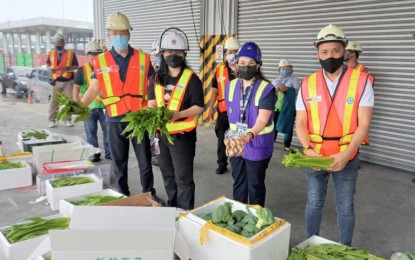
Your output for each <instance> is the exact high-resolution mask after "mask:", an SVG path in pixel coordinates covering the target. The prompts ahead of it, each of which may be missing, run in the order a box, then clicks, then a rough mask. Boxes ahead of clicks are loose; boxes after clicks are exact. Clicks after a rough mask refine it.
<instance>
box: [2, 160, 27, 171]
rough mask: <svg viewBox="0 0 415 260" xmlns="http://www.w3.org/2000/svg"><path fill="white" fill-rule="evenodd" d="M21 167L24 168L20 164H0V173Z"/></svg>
mask: <svg viewBox="0 0 415 260" xmlns="http://www.w3.org/2000/svg"><path fill="white" fill-rule="evenodd" d="M23 167H25V165H24V164H23V163H21V162H7V161H6V162H0V171H2V170H9V169H15V168H23Z"/></svg>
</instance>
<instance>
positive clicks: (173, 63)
mask: <svg viewBox="0 0 415 260" xmlns="http://www.w3.org/2000/svg"><path fill="white" fill-rule="evenodd" d="M165 60H166V63H167V65H168V66H169V67H171V68H178V67H181V66H182V64H183V61H184V58H183V57H182V56H179V55H176V54H174V55H170V56H167V57H166V58H165Z"/></svg>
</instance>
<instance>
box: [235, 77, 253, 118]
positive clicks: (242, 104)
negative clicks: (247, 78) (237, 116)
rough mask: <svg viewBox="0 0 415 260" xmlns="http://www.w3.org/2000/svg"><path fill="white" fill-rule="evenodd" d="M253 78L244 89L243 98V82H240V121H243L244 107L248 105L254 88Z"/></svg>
mask: <svg viewBox="0 0 415 260" xmlns="http://www.w3.org/2000/svg"><path fill="white" fill-rule="evenodd" d="M254 84H255V78H254V80H253V81H252V83H251V86H249V87H248V88H247V90H246V98H245V99H244V86H243V82H242V83H241V99H240V100H239V107H240V110H241V123H245V114H246V108H247V107H248V104H249V101H250V99H251V94H252V90H253V89H254Z"/></svg>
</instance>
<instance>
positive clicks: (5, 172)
mask: <svg viewBox="0 0 415 260" xmlns="http://www.w3.org/2000/svg"><path fill="white" fill-rule="evenodd" d="M30 185H32V169H31V168H30V166H29V165H28V164H27V163H26V162H24V161H21V162H19V161H16V162H10V161H8V160H7V159H2V160H0V190H7V189H14V188H20V187H27V186H30Z"/></svg>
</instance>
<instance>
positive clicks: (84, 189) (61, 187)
mask: <svg viewBox="0 0 415 260" xmlns="http://www.w3.org/2000/svg"><path fill="white" fill-rule="evenodd" d="M102 186H103V184H102V179H101V178H99V177H97V176H96V175H94V174H82V175H78V176H63V177H60V178H56V179H50V180H46V198H47V201H48V202H49V204H50V207H51V209H52V210H58V209H59V201H60V200H61V199H68V198H73V197H77V196H81V195H86V194H89V193H94V192H98V191H101V190H102Z"/></svg>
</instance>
